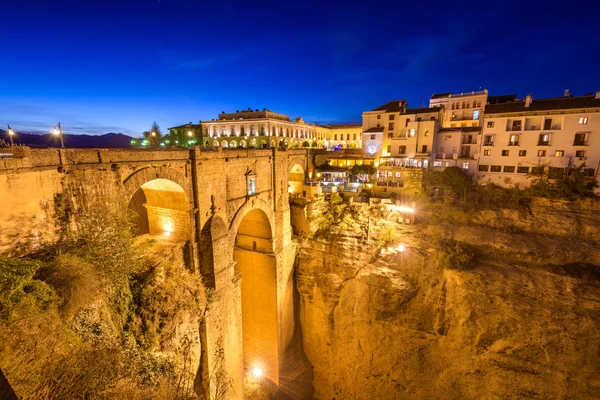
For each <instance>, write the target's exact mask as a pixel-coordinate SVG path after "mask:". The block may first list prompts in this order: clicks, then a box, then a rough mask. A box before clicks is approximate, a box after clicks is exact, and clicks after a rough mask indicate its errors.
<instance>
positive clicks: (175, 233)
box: [129, 179, 191, 240]
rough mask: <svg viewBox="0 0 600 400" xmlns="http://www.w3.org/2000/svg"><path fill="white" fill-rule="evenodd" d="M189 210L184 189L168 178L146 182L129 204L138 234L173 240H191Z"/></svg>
mask: <svg viewBox="0 0 600 400" xmlns="http://www.w3.org/2000/svg"><path fill="white" fill-rule="evenodd" d="M189 208H190V203H189V200H188V198H187V195H186V194H185V191H184V190H183V188H182V187H181V186H179V185H178V184H177V183H175V182H173V181H170V180H168V179H154V180H151V181H149V182H146V183H144V184H143V185H142V186H141V187H140V188H139V189H138V190H137V191H136V192H135V193H134V194H133V196H132V197H131V200H130V201H129V209H130V210H132V211H133V213H134V217H133V222H134V224H135V225H136V227H137V234H138V235H144V234H150V235H156V236H162V237H166V238H169V239H174V240H189V239H190V232H191V226H190V215H189V211H188V210H189Z"/></svg>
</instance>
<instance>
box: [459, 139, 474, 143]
mask: <svg viewBox="0 0 600 400" xmlns="http://www.w3.org/2000/svg"><path fill="white" fill-rule="evenodd" d="M462 144H477V139H471V140H467V139H463V141H462Z"/></svg>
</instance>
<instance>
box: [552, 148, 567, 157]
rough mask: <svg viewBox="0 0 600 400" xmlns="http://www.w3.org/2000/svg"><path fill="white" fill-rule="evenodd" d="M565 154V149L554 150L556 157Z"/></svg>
mask: <svg viewBox="0 0 600 400" xmlns="http://www.w3.org/2000/svg"><path fill="white" fill-rule="evenodd" d="M564 156H565V151H564V150H556V151H555V152H554V157H564Z"/></svg>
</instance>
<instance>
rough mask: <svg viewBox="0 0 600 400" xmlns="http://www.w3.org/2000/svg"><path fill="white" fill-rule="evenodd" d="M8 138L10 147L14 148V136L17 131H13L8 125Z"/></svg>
mask: <svg viewBox="0 0 600 400" xmlns="http://www.w3.org/2000/svg"><path fill="white" fill-rule="evenodd" d="M7 126H8V137H9V138H10V147H13V146H14V145H15V144H14V143H13V136H14V135H15V131H13V130H12V128H11V127H10V125H8V124H7Z"/></svg>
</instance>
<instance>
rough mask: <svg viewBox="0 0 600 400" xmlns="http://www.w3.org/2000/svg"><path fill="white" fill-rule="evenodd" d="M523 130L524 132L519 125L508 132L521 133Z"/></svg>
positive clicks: (510, 128)
mask: <svg viewBox="0 0 600 400" xmlns="http://www.w3.org/2000/svg"><path fill="white" fill-rule="evenodd" d="M522 130H523V128H522V127H521V125H519V126H511V127H509V128H508V129H507V131H510V132H519V131H522Z"/></svg>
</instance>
